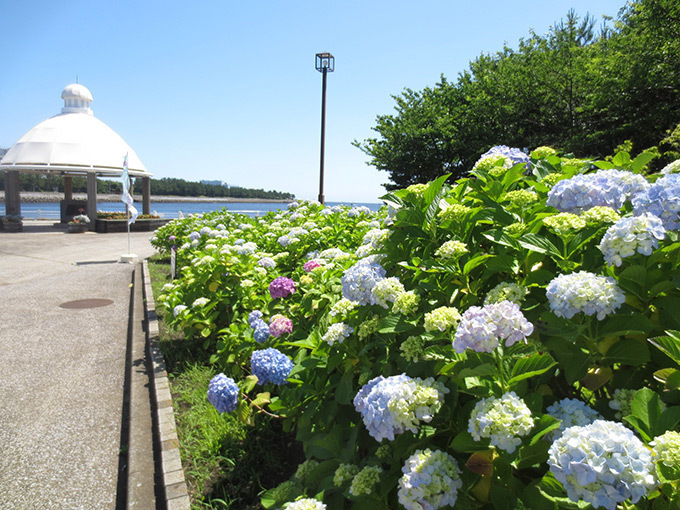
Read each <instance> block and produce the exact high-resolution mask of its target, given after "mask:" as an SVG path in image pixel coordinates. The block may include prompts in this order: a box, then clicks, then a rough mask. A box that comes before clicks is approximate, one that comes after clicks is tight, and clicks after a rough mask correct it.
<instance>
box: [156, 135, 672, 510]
mask: <svg viewBox="0 0 680 510" xmlns="http://www.w3.org/2000/svg"><path fill="white" fill-rule="evenodd" d="M651 158H652V155H651V154H649V153H642V154H641V155H639V156H637V157H635V158H632V157H631V156H630V155H629V154H626V153H619V154H617V155H615V156H614V157H613V158H611V160H608V161H594V160H589V159H577V158H573V157H568V158H567V157H561V156H560V155H559V153H558V151H556V150H554V149H551V148H549V147H541V148H539V149H537V150H536V151H534V152H532V153H531V154H526V153H524V152H523V151H521V150H519V149H511V148H508V147H503V146H500V147H496V148H493V149H491V150H490V151H489V152H488V153H487V154H485V155H484V156H483V157H482V158H480V161H479V162H478V164H476V165H475V167H474V168H473V169H471V171H470V173H469V175H468V177H466V178H464V179H460V180H459V181H457V182H448V181H447V176H442V177H441V178H438V179H436V180H435V181H432V182H431V183H426V184H425V183H421V184H417V185H414V186H410V187H409V188H408V189H405V190H398V191H394V192H392V193H389V194H387V195H385V196H384V197H383V200H384V201H385V202H386V203H387V204H388V205H389V208H383V209H381V210H380V211H377V212H371V211H370V210H368V209H367V208H365V207H352V208H350V207H345V206H335V207H326V206H323V205H321V204H319V203H315V202H303V201H298V202H295V203H293V204H290V206H289V208H288V209H286V210H282V211H276V212H271V213H267V214H266V215H264V216H262V217H258V218H249V217H246V216H242V215H232V214H230V213H228V212H226V211H218V212H215V213H208V214H204V215H196V216H191V217H188V218H185V219H183V220H175V221H173V222H170V223H169V224H167V225H166V226H164V227H162V228H161V229H159V230H158V231H157V232H156V233H155V235H154V238H153V240H152V242H153V244H154V246H156V247H157V248H158V249H159V250H160V251H168V252H169V251H171V250H174V251H175V256H176V260H177V264H178V275H179V277H178V279H177V280H175V281H174V282H173V283H172V284H169V285H167V286H165V287H164V289H163V295H162V296H161V297H160V298H159V300H158V301H159V303H161V304H162V305H163V306H165V308H166V309H167V310H168V312H169V313H168V314H167V315H166V320H167V321H168V322H169V323H170V324H171V325H172V326H174V327H176V328H178V329H182V330H183V331H184V334H185V337H186V339H187V340H186V341H188V342H198V343H199V345H202V346H203V348H204V349H206V350H207V351H208V352H209V354H210V355H211V356H212V357H211V361H212V363H214V365H215V369H216V373H218V372H221V374H220V375H218V376H216V378H215V379H214V380H213V381H214V382H211V385H210V388H209V389H207V390H208V398H209V400H210V402H212V403H213V404H214V405H215V406H216V407H217V409H218V410H220V411H223V412H234V413H236V415H237V416H238V417H239V419H242V420H243V421H245V422H249V423H252V422H253V420H255V419H267V420H280V421H281V422H282V426H283V429H284V430H285V431H287V432H290V433H291V434H294V435H295V437H296V438H297V440H298V441H300V443H301V444H302V447H303V449H304V453H305V456H306V458H307V462H306V463H304V464H303V465H304V466H305V469H304V471H305V475H304V477H296V476H293V477H292V478H291V479H290V480H288V481H287V482H285V483H284V484H281V485H280V486H279V487H278V488H275V487H271V488H268V489H270V490H267V491H266V492H264V493H263V497H262V505H263V506H264V507H265V508H281V507H284V505H286V504H287V505H288V506H287V508H297V507H296V506H294V505H299V507H300V508H307V507H309V508H321V505H324V506H323V508H328V509H329V510H336V509H337V510H340V509H343V508H350V507H352V508H359V509H363V508H371V509H372V510H379V509H380V510H387V509H398V508H407V509H410V508H418V509H428V508H431V509H434V508H441V507H444V506H447V505H448V506H453V507H455V508H463V509H478V508H489V509H491V508H502V509H509V510H512V509H515V508H537V509H543V508H545V509H548V508H550V509H552V508H576V507H579V508H586V507H587V505H591V506H592V507H599V508H614V507H616V505H623V506H625V507H626V508H635V507H639V508H650V509H652V508H654V509H655V508H674V507H673V506H672V505H676V507H678V506H679V505H680V496H678V494H680V466H678V465H677V464H678V462H679V461H678V459H679V458H680V454H678V451H679V446H678V445H679V444H680V441H679V440H678V437H679V436H678V424H679V423H680V315H679V314H678V313H677V310H680V290H679V287H680V285H678V282H679V281H680V242H678V235H679V234H678V232H677V228H676V227H677V225H676V223H677V222H678V220H679V218H678V211H679V210H680V206H678V205H677V204H680V202H679V200H680V195H679V193H680V191H677V190H676V188H678V189H680V186H676V184H677V183H676V180H675V179H676V177H675V176H676V175H680V174H675V173H672V172H669V173H668V174H667V175H665V176H663V177H660V178H658V179H657V176H655V175H645V168H646V164H647V163H648V162H649V161H650V159H651ZM663 179H665V180H663ZM678 182H680V181H678ZM274 351H275V352H277V353H279V354H280V356H279V354H277V355H276V356H275V357H274V356H273V355H272V357H271V358H265V357H263V358H262V359H260V356H263V354H258V353H263V352H268V353H273V352H274ZM251 360H253V361H251ZM263 380H266V381H268V386H267V387H266V389H267V390H268V391H266V392H264V391H262V389H263V388H262V386H261V385H258V384H257V383H258V381H259V382H261V381H263ZM283 382H285V383H286V384H282V383H283ZM269 383H273V384H269ZM258 392H259V393H258ZM305 505H307V506H305Z"/></svg>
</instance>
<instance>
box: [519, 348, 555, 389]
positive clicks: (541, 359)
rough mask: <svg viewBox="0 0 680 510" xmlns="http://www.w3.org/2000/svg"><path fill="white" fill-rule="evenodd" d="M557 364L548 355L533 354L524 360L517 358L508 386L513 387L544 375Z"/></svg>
mask: <svg viewBox="0 0 680 510" xmlns="http://www.w3.org/2000/svg"><path fill="white" fill-rule="evenodd" d="M556 364H557V363H556V362H555V360H554V359H552V357H551V356H550V355H549V354H538V353H534V354H532V355H531V356H529V357H526V358H519V359H518V360H517V361H516V362H515V364H514V365H513V367H512V371H511V372H510V380H509V381H508V384H509V385H510V386H513V385H514V384H516V383H518V382H519V381H523V380H524V379H529V378H530V377H534V376H537V375H541V374H544V373H546V372H547V371H548V370H550V369H551V368H552V367H554V366H555V365H556Z"/></svg>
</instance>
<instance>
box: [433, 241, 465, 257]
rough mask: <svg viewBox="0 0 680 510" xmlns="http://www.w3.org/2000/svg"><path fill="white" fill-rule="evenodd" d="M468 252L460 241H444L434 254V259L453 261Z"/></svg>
mask: <svg viewBox="0 0 680 510" xmlns="http://www.w3.org/2000/svg"><path fill="white" fill-rule="evenodd" d="M467 252H468V248H467V245H466V244H465V243H462V242H460V241H455V240H453V241H446V242H445V243H444V244H442V245H441V246H440V247H439V248H437V251H436V252H434V255H435V257H439V258H442V259H445V260H455V259H457V258H459V257H460V256H462V255H464V254H465V253H467Z"/></svg>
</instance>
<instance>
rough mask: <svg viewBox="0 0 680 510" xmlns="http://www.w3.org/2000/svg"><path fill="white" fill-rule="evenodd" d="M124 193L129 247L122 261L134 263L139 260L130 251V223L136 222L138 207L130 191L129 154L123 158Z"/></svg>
mask: <svg viewBox="0 0 680 510" xmlns="http://www.w3.org/2000/svg"><path fill="white" fill-rule="evenodd" d="M122 177H123V194H122V195H121V197H120V199H121V200H122V201H123V202H124V203H125V219H126V221H127V240H128V249H127V253H126V254H125V255H121V257H120V261H121V262H128V263H134V262H135V261H136V260H137V255H135V254H133V253H130V250H131V248H130V224H131V223H134V222H135V220H136V219H137V209H136V208H135V207H134V205H132V204H133V199H132V194H131V193H130V191H131V189H130V181H131V179H130V175H129V173H128V155H127V154H126V155H125V159H124V160H123V174H122Z"/></svg>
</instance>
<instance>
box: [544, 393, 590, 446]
mask: <svg viewBox="0 0 680 510" xmlns="http://www.w3.org/2000/svg"><path fill="white" fill-rule="evenodd" d="M546 412H547V413H548V414H549V415H550V416H552V417H553V418H556V419H558V420H560V428H558V429H555V430H553V431H552V432H550V433H549V434H547V435H546V436H545V437H546V439H549V440H550V441H554V440H555V439H557V438H558V437H560V436H561V435H562V433H563V432H564V431H565V430H566V429H568V428H569V427H574V426H577V427H583V426H584V425H589V424H591V423H593V422H594V421H595V420H600V419H602V417H601V416H600V413H598V412H597V411H596V410H595V409H593V408H592V407H589V406H587V405H586V404H585V403H584V402H581V401H580V400H577V399H575V398H563V399H562V400H560V401H559V402H555V403H554V404H552V405H551V406H549V407H548V408H547V409H546Z"/></svg>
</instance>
